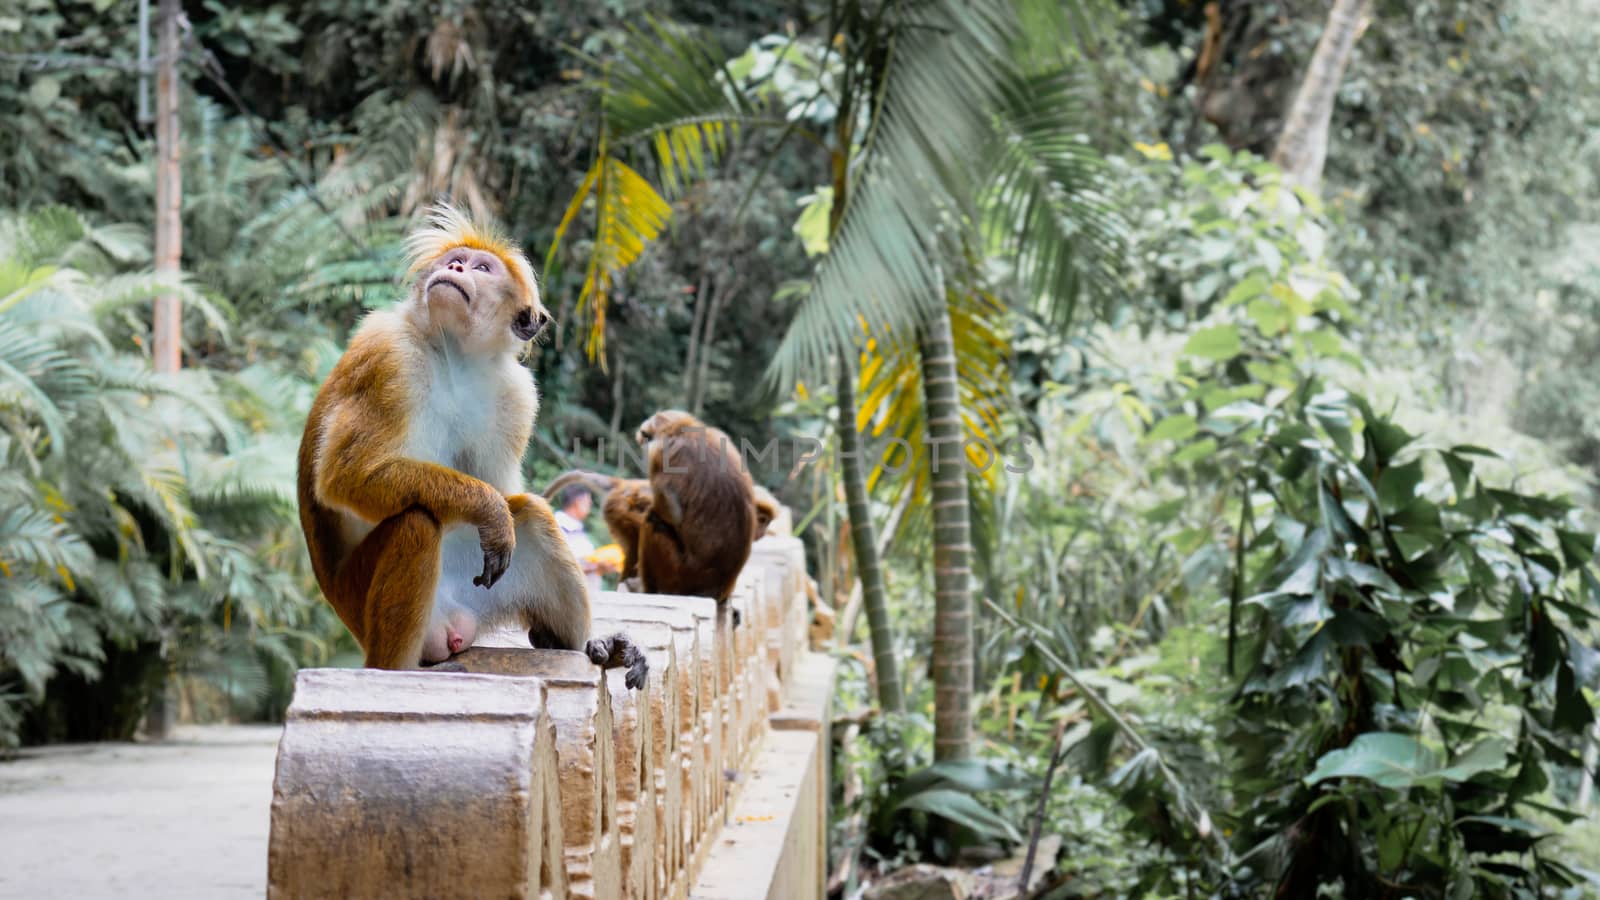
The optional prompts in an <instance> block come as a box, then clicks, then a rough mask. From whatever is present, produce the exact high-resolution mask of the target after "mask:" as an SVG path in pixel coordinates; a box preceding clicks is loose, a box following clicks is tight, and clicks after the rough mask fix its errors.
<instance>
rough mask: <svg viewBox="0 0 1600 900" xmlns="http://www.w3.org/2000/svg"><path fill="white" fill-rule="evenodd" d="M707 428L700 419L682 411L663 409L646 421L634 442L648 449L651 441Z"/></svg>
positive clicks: (636, 434)
mask: <svg viewBox="0 0 1600 900" xmlns="http://www.w3.org/2000/svg"><path fill="white" fill-rule="evenodd" d="M705 427H706V426H705V425H703V424H702V423H701V422H700V420H699V419H696V418H695V417H694V416H692V415H689V414H688V413H686V412H684V411H683V410H681V409H663V410H661V411H660V412H658V413H656V414H655V415H653V416H651V417H650V418H648V419H645V420H644V424H643V425H640V426H639V430H638V432H636V433H635V434H634V440H636V441H638V442H639V446H641V447H648V446H650V442H651V441H655V440H660V439H662V438H669V437H672V436H673V435H676V434H678V433H680V432H683V431H686V430H688V429H691V428H700V429H704V428H705Z"/></svg>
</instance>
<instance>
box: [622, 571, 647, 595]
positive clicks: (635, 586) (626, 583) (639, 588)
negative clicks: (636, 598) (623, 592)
mask: <svg viewBox="0 0 1600 900" xmlns="http://www.w3.org/2000/svg"><path fill="white" fill-rule="evenodd" d="M622 586H623V587H625V588H627V589H628V593H630V594H642V593H644V582H643V581H640V580H639V576H637V575H635V576H633V577H632V578H624V579H623V580H622Z"/></svg>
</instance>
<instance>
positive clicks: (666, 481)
mask: <svg viewBox="0 0 1600 900" xmlns="http://www.w3.org/2000/svg"><path fill="white" fill-rule="evenodd" d="M665 415H666V414H658V416H657V417H655V418H653V419H652V421H656V420H657V419H660V418H662V417H663V416H665ZM653 440H656V441H659V442H660V450H659V452H652V453H651V456H650V484H651V488H652V491H653V493H654V494H655V497H654V507H653V509H654V510H655V513H656V516H657V517H658V518H661V519H664V520H665V521H667V522H669V523H670V522H673V520H674V519H676V520H677V523H676V525H675V526H674V529H675V531H676V537H677V539H678V540H679V541H680V542H681V544H682V547H683V561H684V565H683V566H682V567H681V568H680V570H679V573H678V577H679V580H680V584H679V585H676V586H674V589H675V590H676V591H677V592H679V593H685V594H696V595H700V596H712V597H717V598H718V599H725V598H726V597H727V596H728V594H730V593H732V590H733V583H734V581H735V580H736V579H737V578H738V577H739V571H740V570H741V569H743V568H744V564H745V562H746V560H748V559H749V557H750V543H751V541H753V540H754V539H755V524H756V513H755V493H754V487H753V485H752V482H751V480H750V473H748V472H746V471H745V468H744V463H743V460H742V458H741V457H740V455H739V451H738V449H737V448H736V447H735V446H734V445H733V442H732V441H730V440H729V439H728V436H727V435H726V434H725V433H723V432H722V430H721V429H718V428H712V427H710V426H707V425H704V424H702V423H701V422H700V421H699V420H697V419H695V418H694V417H692V416H689V415H688V414H687V413H677V414H673V415H672V417H671V418H668V419H667V420H666V421H665V422H663V423H661V424H658V425H657V426H656V430H655V433H654V435H653ZM674 505H675V506H676V507H677V509H676V510H674V509H673V506H674ZM674 512H676V513H677V515H676V516H674V515H673V513H674Z"/></svg>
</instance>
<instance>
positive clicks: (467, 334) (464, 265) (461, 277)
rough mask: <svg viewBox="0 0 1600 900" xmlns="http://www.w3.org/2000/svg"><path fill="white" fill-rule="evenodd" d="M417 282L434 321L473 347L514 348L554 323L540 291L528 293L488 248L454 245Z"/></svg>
mask: <svg viewBox="0 0 1600 900" xmlns="http://www.w3.org/2000/svg"><path fill="white" fill-rule="evenodd" d="M417 284H418V288H419V292H420V294H421V298H422V301H423V303H425V304H426V305H427V308H428V318H429V321H431V322H433V323H435V324H436V325H437V327H440V328H443V329H445V330H447V331H449V332H450V333H451V334H453V335H454V336H455V337H456V338H457V339H458V340H460V341H461V342H462V343H463V344H465V345H467V346H468V347H469V348H473V349H478V350H484V351H491V352H492V351H496V350H502V349H513V348H515V347H517V346H519V345H521V344H523V343H525V342H527V341H531V340H533V339H534V338H535V337H537V336H538V335H539V332H540V331H543V330H544V327H545V326H546V325H548V324H549V323H550V313H549V312H548V311H546V310H545V308H544V304H542V303H540V302H539V292H538V290H537V289H534V290H532V291H525V290H524V289H523V288H522V286H521V285H520V284H518V282H517V280H516V279H515V278H513V277H512V275H511V272H510V271H508V270H507V268H506V264H505V263H504V262H502V261H501V259H500V257H498V256H496V255H495V254H493V253H490V252H489V251H487V250H475V249H472V248H469V247H456V248H453V249H451V250H449V251H447V252H446V253H445V254H444V255H443V256H442V257H440V259H439V261H438V262H437V263H435V264H434V266H433V268H431V269H429V270H428V271H426V272H424V273H423V275H422V277H421V278H419V279H418V282H417Z"/></svg>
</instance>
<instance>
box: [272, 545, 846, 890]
mask: <svg viewBox="0 0 1600 900" xmlns="http://www.w3.org/2000/svg"><path fill="white" fill-rule="evenodd" d="M805 578H806V575H805V556H804V550H803V548H802V546H801V544H800V541H798V540H797V539H794V538H791V537H786V536H783V537H766V538H763V539H762V540H760V541H758V542H757V543H756V545H755V549H754V551H753V552H752V554H751V558H750V561H749V563H748V564H747V565H746V567H745V571H744V573H743V575H742V576H741V578H740V584H739V588H738V590H737V591H736V592H735V594H734V596H733V597H732V598H731V599H730V601H729V602H728V603H727V604H726V605H724V606H723V607H722V608H718V606H717V604H716V603H715V602H714V601H711V600H708V599H705V598H698V597H669V596H660V595H651V594H629V593H611V592H606V593H603V594H602V595H601V596H599V597H598V598H596V599H595V603H594V610H593V613H594V620H595V632H596V633H597V634H602V633H603V634H610V633H612V632H615V631H624V632H626V633H628V634H629V635H630V636H632V637H633V638H634V639H635V641H636V642H637V643H639V644H640V646H641V647H643V648H645V650H646V652H647V653H648V655H649V656H650V663H651V673H650V681H649V683H648V684H647V685H646V686H645V688H644V689H643V690H640V691H632V690H629V689H627V688H626V687H624V686H623V685H622V683H621V681H622V675H621V671H620V670H617V671H614V672H607V671H603V670H601V669H599V668H598V667H596V666H594V665H592V664H591V663H589V662H588V660H587V659H586V658H585V657H583V656H582V655H581V654H576V653H563V652H558V651H537V650H532V649H529V648H528V647H527V644H526V640H525V638H523V637H522V636H521V635H515V634H508V633H494V634H488V635H483V636H481V637H480V640H479V642H478V645H477V646H475V647H473V648H472V649H470V650H468V651H467V652H465V653H463V654H461V655H459V656H457V657H456V661H457V662H460V663H461V664H462V665H463V666H464V667H465V668H466V670H467V673H466V674H462V673H445V672H438V673H435V672H427V671H417V672H380V671H375V670H366V669H312V670H306V671H303V672H301V673H300V676H299V680H298V681H297V683H296V689H295V697H294V701H293V703H292V704H291V706H290V709H289V713H288V720H287V723H286V725H285V730H284V737H283V740H282V742H281V744H280V746H279V752H278V767H277V774H276V778H275V781H274V785H273V802H272V835H271V841H270V849H269V860H268V869H269V871H268V881H269V888H268V894H269V896H272V897H286V898H287V897H325V896H341V897H438V896H504V897H548V898H561V897H568V896H572V897H594V898H624V897H625V898H642V900H657V898H686V897H695V898H708V900H709V898H765V897H796V898H801V897H803V898H817V897H821V896H822V892H823V883H824V880H825V868H826V828H827V774H828V760H827V749H828V742H827V721H828V700H829V697H830V696H831V694H832V685H833V663H832V661H831V659H830V658H829V657H827V656H826V655H824V654H820V653H814V652H812V651H811V650H810V649H809V648H808V646H807V644H806V631H807V627H806V626H807V623H808V621H809V617H808V615H807V609H806V591H805ZM734 610H737V611H738V613H739V616H738V618H739V620H740V624H739V625H738V626H735V625H734V624H733V623H734V615H733V611H734ZM519 645H520V646H519Z"/></svg>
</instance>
